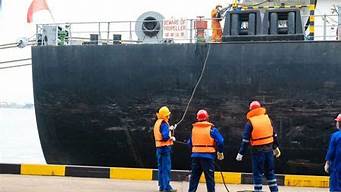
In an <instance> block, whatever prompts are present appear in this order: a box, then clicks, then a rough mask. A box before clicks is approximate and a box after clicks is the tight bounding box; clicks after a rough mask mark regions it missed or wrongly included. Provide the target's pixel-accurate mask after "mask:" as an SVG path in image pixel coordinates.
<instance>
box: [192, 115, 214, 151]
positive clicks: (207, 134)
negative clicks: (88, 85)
mask: <svg viewBox="0 0 341 192" xmlns="http://www.w3.org/2000/svg"><path fill="white" fill-rule="evenodd" d="M212 127H213V124H212V123H210V122H208V121H202V122H196V123H194V124H193V129H192V152H193V153H214V152H216V149H215V141H214V139H213V138H212V137H211V128H212Z"/></svg>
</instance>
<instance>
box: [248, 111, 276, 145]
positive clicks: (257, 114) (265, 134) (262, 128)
mask: <svg viewBox="0 0 341 192" xmlns="http://www.w3.org/2000/svg"><path fill="white" fill-rule="evenodd" d="M251 112H252V113H251ZM265 112H266V110H265V109H264V108H257V109H254V110H252V111H250V112H249V114H248V119H249V121H250V122H251V125H252V128H253V130H252V133H251V145H252V146H259V145H266V144H270V143H273V141H274V138H273V132H274V131H273V127H272V125H271V120H270V118H269V116H268V115H266V114H265Z"/></svg>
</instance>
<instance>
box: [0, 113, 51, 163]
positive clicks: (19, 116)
mask: <svg viewBox="0 0 341 192" xmlns="http://www.w3.org/2000/svg"><path fill="white" fill-rule="evenodd" d="M0 163H34V164H45V163H46V161H45V159H44V155H43V152H42V149H41V145H40V140H39V135H38V130H37V125H36V119H35V112H34V109H33V108H31V109H13V108H0Z"/></svg>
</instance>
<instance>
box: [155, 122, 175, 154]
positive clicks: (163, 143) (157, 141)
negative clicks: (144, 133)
mask: <svg viewBox="0 0 341 192" xmlns="http://www.w3.org/2000/svg"><path fill="white" fill-rule="evenodd" d="M162 122H166V121H165V120H163V119H158V120H156V122H155V124H154V139H155V146H156V147H163V146H169V145H173V140H171V139H169V140H168V141H163V140H162V134H161V132H160V128H161V124H162ZM166 123H167V124H168V122H166ZM168 125H169V124H168ZM170 136H171V135H170V132H169V137H170Z"/></svg>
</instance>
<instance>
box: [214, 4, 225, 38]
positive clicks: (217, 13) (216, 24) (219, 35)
mask: <svg viewBox="0 0 341 192" xmlns="http://www.w3.org/2000/svg"><path fill="white" fill-rule="evenodd" d="M221 9H222V6H221V5H217V6H215V8H214V9H212V11H211V19H212V21H211V23H212V24H211V27H212V42H221V41H222V36H223V31H222V29H221V25H220V21H221V20H222V16H221V13H220V11H221Z"/></svg>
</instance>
